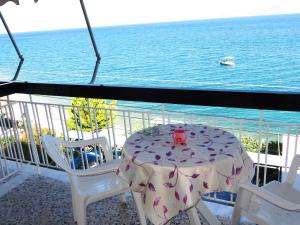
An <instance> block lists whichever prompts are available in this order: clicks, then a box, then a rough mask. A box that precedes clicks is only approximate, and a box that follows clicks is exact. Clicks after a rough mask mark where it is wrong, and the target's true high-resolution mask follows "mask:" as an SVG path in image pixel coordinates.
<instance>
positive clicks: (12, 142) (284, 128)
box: [0, 85, 300, 224]
mask: <svg viewBox="0 0 300 225" xmlns="http://www.w3.org/2000/svg"><path fill="white" fill-rule="evenodd" d="M17 86H18V85H17ZM18 87H20V86H18ZM56 88H57V89H56V91H57V92H58V94H57V95H60V96H64V95H65V96H67V94H66V93H68V91H66V90H65V91H64V93H60V92H61V90H59V87H56ZM15 90H17V91H15ZM15 90H14V93H15V92H16V93H18V94H17V95H6V94H2V96H3V97H2V98H1V101H0V102H1V107H0V113H1V115H2V116H1V118H0V126H1V146H0V147H1V149H0V156H1V157H0V199H1V201H0V209H1V215H0V221H2V223H3V224H73V219H72V209H71V199H70V190H69V185H68V180H67V176H66V174H65V172H63V171H61V169H60V168H58V167H57V166H56V165H55V163H54V162H53V161H52V160H51V158H50V157H49V156H48V155H47V153H46V151H45V149H43V147H42V145H41V138H40V137H41V135H43V134H50V135H53V136H56V137H59V138H61V139H64V140H79V139H89V138H95V137H99V136H104V137H106V139H107V140H108V143H109V146H110V148H111V149H112V151H113V154H114V158H119V157H120V155H121V152H122V146H123V143H124V141H125V140H126V138H127V137H129V136H130V135H131V134H132V133H134V132H135V131H138V130H141V129H143V128H147V127H150V126H153V125H156V124H170V123H178V122H180V123H196V124H197V123H201V124H207V125H209V126H217V127H220V128H222V129H224V130H227V131H229V132H231V133H233V134H235V135H236V136H237V137H238V138H239V139H240V140H241V142H242V143H243V144H244V145H245V147H246V149H247V150H248V151H249V152H248V153H249V155H250V157H251V158H252V160H253V161H254V162H255V164H256V169H255V170H256V175H255V177H254V179H253V181H252V182H253V183H255V184H257V185H260V186H262V185H264V184H266V183H268V182H270V181H271V180H279V181H281V180H284V179H285V177H286V174H287V172H288V171H289V167H290V164H291V160H292V158H293V156H294V155H295V154H296V153H299V152H298V151H299V150H298V145H299V143H298V130H299V126H300V124H298V123H289V122H285V121H281V122H275V121H267V120H265V119H264V111H262V110H257V111H256V112H257V118H258V119H252V120H250V119H241V118H235V117H224V116H210V115H199V114H190V113H185V112H180V111H176V112H174V111H168V110H166V107H165V104H163V103H162V104H157V105H158V106H157V107H156V108H147V107H144V108H139V107H138V106H135V107H128V106H127V107H125V106H122V104H121V103H120V104H119V106H118V107H109V106H107V105H103V106H101V107H91V106H90V105H89V103H88V104H87V105H86V106H83V105H74V104H71V99H70V98H66V97H63V98H61V97H60V98H58V97H54V96H49V95H47V96H42V95H34V96H33V95H30V94H36V92H39V93H40V94H45V93H44V92H45V90H42V89H39V90H37V89H36V87H35V86H34V85H32V86H31V88H30V89H26V90H20V89H15ZM2 91H3V92H5V93H6V92H7V91H8V92H13V91H12V90H11V89H8V90H5V88H4V89H2ZM49 92H51V93H52V95H53V92H55V89H53V90H50V91H49ZM21 93H26V94H21ZM105 93H107V95H108V97H111V96H112V95H118V96H122V95H120V93H117V94H115V93H113V94H112V93H111V92H109V91H108V92H106V91H104V95H103V96H106V94H105ZM9 94H12V93H9ZM72 95H73V94H72ZM76 95H77V93H76ZM145 95H146V94H145ZM229 95H230V93H229ZM84 97H95V96H94V94H93V93H91V92H89V93H87V94H84ZM223 97H224V101H220V102H219V103H209V101H212V102H213V100H206V99H204V100H202V101H208V102H206V104H207V105H215V106H232V107H236V105H234V104H237V103H236V102H234V103H233V102H229V103H228V102H226V99H227V98H228V96H227V97H226V96H223ZM120 98H121V99H122V98H127V99H125V100H141V99H145V101H150V100H153V101H155V99H156V98H157V99H158V95H157V94H154V96H151V97H143V96H136V97H130V96H125V97H124V96H122V97H119V98H117V99H120ZM131 98H136V99H131ZM147 98H148V99H147ZM167 98H169V99H167V102H170V103H174V102H176V101H175V100H174V98H175V97H174V98H173V100H172V97H171V98H170V97H167ZM279 99H280V98H279ZM162 100H164V99H162ZM246 100H247V101H246V102H245V104H244V105H243V104H240V107H244V108H248V107H250V108H251V107H252V106H249V105H251V104H253V103H251V101H249V99H246ZM182 101H185V100H184V98H183V100H182V98H181V99H179V100H178V103H182ZM195 101H196V100H195ZM200 101H201V100H200ZM188 103H189V104H190V103H191V102H188ZM197 104H199V103H197ZM226 104H228V105H226ZM254 104H260V103H259V102H256V103H254ZM272 104H273V103H270V102H268V101H267V103H266V104H265V106H266V108H270V109H273V108H276V106H272ZM278 105H279V106H278V109H282V107H283V108H285V109H291V108H293V110H297V107H298V106H297V105H295V104H293V105H292V106H291V105H290V104H286V106H282V105H280V104H278ZM182 107H184V105H182ZM256 107H257V108H258V106H256ZM289 107H291V108H289ZM253 108H255V107H253ZM83 111H84V112H85V113H86V114H87V115H89V117H88V118H89V119H88V122H89V125H90V127H91V129H90V131H85V127H84V121H82V118H80V117H78V115H80V112H83ZM70 112H73V114H72V113H70ZM98 112H102V115H103V117H104V118H105V121H106V122H105V123H104V124H105V126H101V127H98V126H99V124H98V123H97V122H95V121H97V119H96V117H97V113H98ZM72 116H73V120H74V124H73V126H71V125H70V123H69V122H68V121H70V119H72V118H71V117H72ZM85 122H86V121H85ZM73 151H76V153H74V152H73ZM67 155H68V156H69V162H70V164H71V166H72V168H75V169H82V170H85V169H87V168H90V167H94V166H97V165H99V164H101V163H103V155H102V153H101V151H99V150H98V149H93V148H87V149H81V150H78V151H77V150H69V152H68V154H67ZM298 181H299V180H298ZM296 184H297V187H299V188H300V183H299V182H297V183H296ZM204 199H205V200H206V202H207V204H208V206H209V208H211V209H212V211H213V212H214V213H216V215H217V216H218V218H220V220H221V221H222V222H223V224H230V217H231V213H232V206H233V205H234V201H235V199H236V196H235V194H231V193H210V194H207V195H206V196H205V197H204ZM127 202H128V204H126V205H122V204H121V203H120V202H119V201H118V198H117V197H115V198H111V199H107V200H104V201H102V202H101V204H91V205H90V206H89V207H88V224H99V223H100V224H104V223H108V224H138V219H137V215H136V210H135V209H134V206H133V201H132V198H131V196H129V195H128V196H127ZM3 221H4V222H3ZM171 224H188V218H187V216H186V215H185V214H184V213H183V214H181V215H179V216H177V217H176V219H174V221H172V223H171ZM204 224H205V223H204ZM244 224H251V223H250V222H249V221H244Z"/></svg>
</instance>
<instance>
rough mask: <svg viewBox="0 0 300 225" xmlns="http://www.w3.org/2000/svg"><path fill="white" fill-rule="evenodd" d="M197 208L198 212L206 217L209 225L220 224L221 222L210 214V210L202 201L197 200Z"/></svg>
mask: <svg viewBox="0 0 300 225" xmlns="http://www.w3.org/2000/svg"><path fill="white" fill-rule="evenodd" d="M197 209H198V210H199V212H200V214H201V215H202V216H203V217H204V218H205V219H206V221H207V222H208V224H210V225H221V222H220V221H219V220H218V219H217V217H216V216H215V215H214V214H212V212H211V211H210V210H209V208H207V206H206V205H205V203H204V202H203V201H201V200H200V201H199V202H198V204H197Z"/></svg>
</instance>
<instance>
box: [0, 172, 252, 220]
mask: <svg viewBox="0 0 300 225" xmlns="http://www.w3.org/2000/svg"><path fill="white" fill-rule="evenodd" d="M24 171H26V168H24V170H23V171H22V172H19V174H18V175H17V176H14V177H12V178H11V180H14V181H8V182H6V183H5V184H0V212H1V213H0V224H1V225H13V224H18V225H60V224H68V225H69V224H70V225H72V224H74V222H73V216H72V209H71V195H70V187H69V184H68V182H66V181H64V179H65V178H64V177H66V176H65V174H64V173H62V172H57V171H55V172H54V173H58V174H60V176H57V177H56V178H58V179H53V178H51V176H50V177H49V176H48V175H49V174H46V176H40V175H32V174H30V173H28V171H27V173H26V172H24ZM44 171H49V170H44ZM51 173H52V172H51ZM51 173H50V174H51ZM42 174H43V173H42ZM43 175H45V173H44V174H43ZM9 183H11V186H12V187H14V188H12V189H10V190H3V188H5V189H7V188H8V184H9ZM1 189H2V191H1ZM1 193H2V195H1ZM210 204H211V203H210ZM225 207H226V206H225ZM227 208H231V207H227ZM231 210H232V209H230V210H229V211H227V212H228V215H221V216H220V215H219V216H218V217H219V218H220V220H221V221H222V224H224V225H225V224H226V225H227V224H230V214H231ZM213 211H214V212H218V210H217V208H214V209H213ZM221 211H222V210H221ZM221 211H220V210H219V212H221ZM87 212H88V213H87V214H88V224H89V225H92V224H93V225H94V224H95V225H96V224H97V225H98V224H106V225H117V224H118V225H120V224H130V225H134V224H139V222H138V216H137V213H136V210H135V208H134V204H133V200H132V197H131V195H130V194H128V195H127V203H126V204H122V203H121V202H120V201H119V198H118V196H116V197H113V198H109V199H105V200H103V201H100V202H97V203H94V204H91V205H89V206H88V209H87ZM224 212H226V210H225V211H224V210H223V214H224ZM221 214H222V213H221ZM148 224H150V223H148ZM171 224H172V225H175V224H178V225H188V224H189V221H188V218H187V215H186V214H185V213H183V214H181V215H179V216H177V217H176V218H174V219H173V220H172V222H171ZM203 224H205V225H206V224H207V223H206V222H205V221H203ZM245 224H248V223H245Z"/></svg>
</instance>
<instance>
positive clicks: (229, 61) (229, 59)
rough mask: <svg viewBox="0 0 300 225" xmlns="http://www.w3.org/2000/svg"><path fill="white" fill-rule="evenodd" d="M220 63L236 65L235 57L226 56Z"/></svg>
mask: <svg viewBox="0 0 300 225" xmlns="http://www.w3.org/2000/svg"><path fill="white" fill-rule="evenodd" d="M220 64H221V65H223V66H234V65H235V62H234V57H232V56H226V57H224V58H223V59H222V60H221V61H220Z"/></svg>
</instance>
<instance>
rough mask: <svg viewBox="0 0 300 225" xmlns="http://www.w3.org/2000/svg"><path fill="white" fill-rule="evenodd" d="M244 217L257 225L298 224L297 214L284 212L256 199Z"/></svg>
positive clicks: (299, 214) (299, 216)
mask: <svg viewBox="0 0 300 225" xmlns="http://www.w3.org/2000/svg"><path fill="white" fill-rule="evenodd" d="M242 215H244V213H242ZM246 216H247V217H248V218H249V219H250V220H253V221H255V222H256V223H258V224H259V225H269V224H272V225H299V224H300V213H299V212H295V211H288V210H284V209H282V208H279V207H277V206H274V205H273V204H271V203H269V202H267V201H265V200H263V199H260V198H256V199H255V201H253V202H252V204H251V206H250V207H249V209H248V210H247V214H246ZM266 221H267V222H266ZM287 221H288V223H287Z"/></svg>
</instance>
